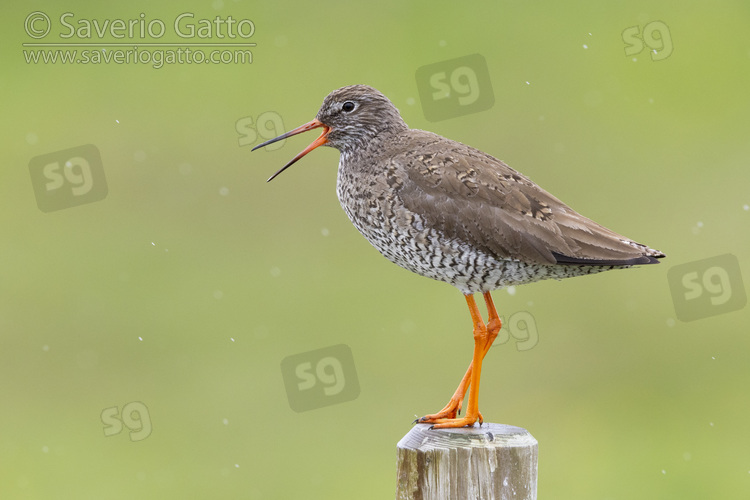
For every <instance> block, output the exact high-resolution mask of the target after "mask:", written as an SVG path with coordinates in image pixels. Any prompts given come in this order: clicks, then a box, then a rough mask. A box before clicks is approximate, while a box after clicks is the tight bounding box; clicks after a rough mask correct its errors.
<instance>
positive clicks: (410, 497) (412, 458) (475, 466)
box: [396, 423, 538, 500]
mask: <svg viewBox="0 0 750 500" xmlns="http://www.w3.org/2000/svg"><path fill="white" fill-rule="evenodd" d="M397 451H398V485H397V487H396V500H448V499H462V500H463V499H472V500H473V499H481V500H501V499H506V498H508V499H511V498H512V499H514V500H536V479H537V451H538V449H537V441H536V439H534V437H533V436H532V435H531V434H529V432H528V431H527V430H526V429H522V428H520V427H513V426H512V425H502V424H491V423H484V424H482V426H481V427H478V426H476V425H475V426H474V427H467V428H462V429H439V430H438V429H433V430H430V425H429V424H417V425H415V426H414V427H412V429H411V430H410V431H409V432H408V433H407V434H406V436H404V437H403V438H402V439H401V441H399V443H398V445H397Z"/></svg>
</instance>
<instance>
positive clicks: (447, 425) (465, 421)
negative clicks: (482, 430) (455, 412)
mask: <svg viewBox="0 0 750 500" xmlns="http://www.w3.org/2000/svg"><path fill="white" fill-rule="evenodd" d="M476 422H479V425H482V422H483V420H482V416H481V415H479V416H476V417H469V416H466V417H463V418H441V419H438V420H436V421H435V422H433V423H434V425H433V426H432V427H430V429H453V428H457V427H467V426H468V427H471V426H473V425H474V424H475V423H476Z"/></svg>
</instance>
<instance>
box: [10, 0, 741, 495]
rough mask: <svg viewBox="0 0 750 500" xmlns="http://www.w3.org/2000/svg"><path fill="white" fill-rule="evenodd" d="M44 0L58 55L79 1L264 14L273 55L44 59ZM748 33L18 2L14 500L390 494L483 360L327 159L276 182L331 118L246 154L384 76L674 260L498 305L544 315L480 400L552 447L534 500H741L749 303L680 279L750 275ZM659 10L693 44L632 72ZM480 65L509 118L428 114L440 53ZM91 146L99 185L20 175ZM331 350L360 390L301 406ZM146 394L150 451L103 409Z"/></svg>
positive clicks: (441, 7) (685, 18)
mask: <svg viewBox="0 0 750 500" xmlns="http://www.w3.org/2000/svg"><path fill="white" fill-rule="evenodd" d="M33 11H43V12H45V13H46V14H47V15H48V16H49V17H50V18H51V19H52V21H53V23H54V24H55V26H54V27H53V30H52V32H51V34H50V35H49V36H48V37H47V40H45V41H50V42H60V41H64V40H61V39H60V38H59V37H58V35H59V33H60V31H61V30H60V29H59V28H60V25H59V23H58V22H57V20H58V19H59V17H60V15H61V14H63V13H65V12H72V13H73V14H74V17H73V18H71V22H76V21H78V20H80V19H90V20H93V19H97V20H99V21H104V20H105V19H110V20H112V19H125V20H128V19H139V16H140V14H141V13H144V14H145V19H146V20H153V19H160V20H163V21H164V22H165V24H166V25H167V28H168V29H170V28H171V26H170V24H171V22H172V21H173V20H174V19H175V18H176V17H177V16H178V15H180V14H181V13H184V12H192V13H194V14H195V20H196V21H197V20H198V19H214V18H215V17H216V16H220V17H222V18H226V17H227V16H230V15H231V16H232V17H233V18H234V19H251V20H252V21H253V23H254V25H255V28H256V31H255V33H254V35H253V36H252V37H251V39H250V40H249V41H250V42H253V43H257V46H256V47H254V48H253V49H252V53H253V61H252V64H204V65H198V64H171V65H169V64H168V65H165V66H164V67H162V68H160V69H155V68H153V67H152V66H151V65H149V64H98V65H95V64H88V65H74V64H61V63H59V62H58V63H57V64H41V63H40V64H27V63H26V61H25V59H24V54H23V50H24V47H22V44H23V43H29V42H34V41H35V40H33V39H32V38H30V37H29V36H28V35H27V34H26V33H25V32H24V20H25V19H26V17H27V15H28V14H29V13H31V12H33ZM749 20H750V6H749V5H748V4H747V2H742V1H720V2H714V3H711V4H704V3H699V2H694V3H693V2H690V3H687V4H686V3H685V2H677V1H671V2H669V1H657V2H653V1H648V2H647V1H644V0H637V1H631V2H593V1H589V2H583V1H578V2H566V3H554V2H546V3H533V4H530V3H527V2H508V1H505V2H492V3H483V4H477V5H471V6H469V5H460V4H458V3H450V4H437V3H434V2H388V3H378V4H375V3H361V4H358V5H353V4H351V3H347V2H297V3H291V2H265V3H259V2H242V1H239V2H234V1H221V0H217V1H214V2H213V3H212V2H209V1H206V2H172V3H171V5H169V4H156V3H154V2H143V1H139V0H135V1H131V2H126V3H123V4H121V5H119V6H117V7H113V6H110V5H106V6H105V5H103V4H98V3H95V2H80V1H72V0H71V1H67V2H54V3H53V2H47V3H45V2H35V3H33V4H31V3H30V4H28V5H22V4H13V5H12V6H11V5H7V6H5V7H4V15H3V18H2V21H0V22H2V35H0V36H2V44H0V46H1V47H2V49H0V50H2V65H3V71H2V74H1V75H0V89H1V90H2V93H3V99H2V116H3V120H2V125H1V126H2V142H3V151H5V154H6V155H7V156H6V157H5V161H4V166H3V168H2V169H0V179H1V181H0V190H1V191H0V196H2V200H3V206H4V210H2V213H1V214H0V223H1V224H2V235H3V236H2V238H1V239H0V259H1V260H0V262H1V265H0V283H1V285H0V286H1V288H0V342H1V344H0V345H1V347H0V370H1V371H0V375H1V376H2V382H0V384H1V385H0V387H2V410H0V446H1V449H2V453H0V470H1V471H2V472H1V473H0V497H2V498H4V499H5V498H32V499H36V498H44V499H47V498H76V499H88V498H92V499H93V498H112V499H119V498H123V499H124V498H149V499H150V498H154V499H156V498H248V499H256V498H257V499H287V498H306V499H331V498H336V499H338V498H342V499H343V498H361V499H383V498H392V497H393V494H394V491H395V468H396V460H395V458H396V443H397V442H398V440H399V439H400V438H401V437H402V436H403V435H404V434H405V433H406V432H407V431H408V430H409V428H410V425H411V421H412V419H413V418H414V416H415V415H423V414H425V413H429V412H433V411H436V410H438V409H439V408H441V407H442V406H443V405H444V404H445V403H446V401H447V399H448V398H449V397H450V395H451V394H452V392H453V390H454V389H455V386H456V385H457V383H458V381H459V379H460V377H461V375H462V374H463V371H464V370H465V368H466V366H467V364H468V362H469V359H470V357H471V352H472V336H471V322H470V318H469V315H468V312H467V310H466V306H465V304H464V300H463V298H462V297H461V295H460V294H459V292H457V291H456V290H455V289H452V288H451V287H450V286H448V285H445V284H442V283H437V282H433V281H430V280H427V279H424V278H421V277H417V276H416V275H411V274H410V273H408V272H406V271H404V270H402V269H400V268H398V267H396V266H394V265H392V264H390V263H389V262H387V261H386V260H385V259H384V258H382V257H381V256H380V255H379V254H378V253H377V252H376V251H375V250H373V249H372V248H371V247H370V246H369V245H368V243H367V242H366V241H365V240H364V239H363V238H362V237H361V236H360V235H359V234H358V233H357V231H356V230H355V229H354V228H353V227H352V226H351V224H350V222H349V221H348V219H347V217H346V215H345V214H344V213H343V211H342V210H341V209H340V207H339V204H338V201H337V199H336V196H335V182H336V165H337V162H338V152H336V151H335V150H333V149H327V148H321V149H320V150H317V151H315V152H314V153H312V154H310V155H309V156H308V157H306V158H305V159H304V160H303V161H302V162H300V163H299V164H297V165H295V166H294V167H293V168H292V169H290V170H289V171H287V172H285V173H284V174H283V175H282V176H281V177H279V178H278V179H276V180H275V181H274V182H272V183H270V184H266V182H265V180H266V178H267V177H268V176H269V175H271V174H272V173H273V172H275V171H276V170H277V169H278V168H279V167H281V166H282V165H283V164H284V163H285V162H286V161H287V160H289V159H290V158H291V157H292V156H293V155H294V154H296V153H297V152H298V151H300V150H301V149H302V148H303V147H304V146H306V145H307V144H308V143H309V142H310V141H312V140H313V139H314V138H315V137H317V134H316V133H315V132H311V133H309V134H306V135H305V136H304V137H299V138H293V139H290V140H287V141H286V143H285V144H284V145H283V147H281V148H279V149H276V150H272V151H256V152H254V153H252V154H251V152H250V149H251V147H252V144H257V143H258V142H260V138H257V140H255V139H256V138H253V137H250V138H248V136H243V135H242V134H241V133H238V130H237V128H238V126H237V124H238V121H240V122H241V123H242V124H245V125H247V124H248V123H250V122H249V121H248V119H249V120H252V123H256V122H257V120H258V117H259V116H260V115H261V114H263V113H268V112H270V114H267V115H265V116H266V117H269V116H271V117H277V118H279V119H281V120H282V121H283V129H284V130H289V129H291V128H292V127H295V126H297V125H300V124H302V123H304V122H307V121H308V120H310V119H312V118H313V117H314V115H315V113H316V112H317V109H318V106H319V105H320V103H321V102H322V100H323V98H324V97H325V96H326V95H327V94H328V92H330V91H331V90H333V89H335V88H338V87H341V86H343V85H348V84H353V83H367V84H370V85H372V86H374V87H376V88H378V89H379V90H381V91H382V92H384V93H385V94H386V95H387V96H389V97H390V98H391V100H392V101H393V102H394V103H395V104H396V106H397V107H398V108H399V109H400V110H401V113H402V115H403V117H404V119H405V120H406V122H407V123H408V124H409V125H410V126H411V127H414V128H424V129H428V130H432V131H434V132H437V133H439V134H441V135H444V136H447V137H450V138H452V139H456V140H459V141H462V142H465V143H468V144H470V145H472V146H475V147H478V148H480V149H482V150H484V151H486V152H488V153H490V154H492V155H494V156H497V157H499V158H501V159H503V160H505V161H507V162H508V163H509V164H510V165H511V166H512V167H514V168H516V169H518V170H520V171H521V172H523V173H524V174H526V175H528V176H529V177H531V178H532V179H533V180H534V181H536V182H537V183H539V184H540V185H541V186H543V187H545V188H546V189H548V190H549V191H551V192H552V193H554V194H555V195H556V196H558V197H559V198H561V199H562V200H563V201H565V202H567V203H569V204H570V205H571V206H573V207H574V208H575V209H576V210H578V211H580V212H582V213H583V214H585V215H587V216H589V217H591V218H593V219H595V220H596V221H598V222H600V223H602V224H604V225H606V226H608V227H610V228H612V229H614V230H615V231H617V232H620V233H622V234H625V235H627V236H629V237H631V238H633V239H635V240H637V241H641V242H644V243H647V244H648V245H650V246H653V247H655V248H658V249H660V250H662V251H664V252H665V253H666V254H667V255H668V258H667V259H666V260H664V261H663V262H662V264H661V265H659V266H650V267H647V268H641V269H637V270H628V271H619V272H612V273H606V274H603V275H598V276H591V277H583V278H576V279H574V280H567V281H564V282H542V283H538V284H533V285H528V286H522V287H519V288H518V289H516V290H515V293H513V294H510V293H508V292H507V291H498V292H495V293H494V297H495V302H496V304H497V306H498V309H499V311H500V313H501V314H502V315H503V316H505V317H506V318H507V317H509V316H510V315H512V314H514V313H515V312H518V311H526V312H528V313H529V314H530V315H531V316H532V317H533V322H534V326H535V327H536V330H537V333H538V344H537V345H536V346H534V348H533V349H528V350H519V349H518V346H517V345H516V340H515V339H511V340H510V341H509V342H507V343H505V344H504V345H498V346H496V348H494V349H493V350H492V351H491V352H490V353H489V355H488V357H487V360H486V362H485V367H484V370H483V377H482V381H483V383H482V390H481V395H480V396H481V397H480V408H481V410H482V412H483V414H484V416H485V417H486V418H487V419H488V420H490V421H493V422H501V423H507V424H513V425H518V426H521V427H525V428H527V429H528V430H529V431H530V432H531V433H532V434H533V435H534V436H535V437H536V438H537V439H538V441H539V497H540V498H545V499H549V498H554V499H572V498H576V499H580V498H586V499H589V498H590V499H625V498H644V499H646V498H654V499H657V498H658V499H662V498H700V499H703V498H722V499H728V498H747V495H748V494H749V493H750V452H749V450H750V427H748V425H747V424H748V410H750V401H748V387H750V371H749V367H750V364H749V361H750V337H749V336H748V318H749V315H750V309H748V308H747V307H745V308H742V309H740V310H737V311H734V312H731V313H726V314H720V315H714V316H708V317H705V318H703V319H699V320H696V321H691V322H682V321H680V320H679V319H678V318H677V317H676V315H675V309H674V306H673V300H672V295H671V293H670V287H669V283H668V280H667V271H668V270H669V269H670V267H672V266H675V265H679V264H686V263H690V262H693V261H696V260H700V259H704V258H710V257H714V256H718V255H722V254H726V253H731V254H734V255H735V256H736V257H737V258H738V260H739V263H740V266H741V269H742V270H743V272H744V278H745V280H750V252H748V248H750V231H749V229H750V210H749V209H748V204H750V189H749V188H750V168H749V167H750V165H749V164H748V159H749V158H750V141H748V125H750V119H749V118H748V109H750V94H749V93H748V91H747V89H748V81H749V79H750V78H749V77H750V34H749V32H748V30H747V25H748V21H749ZM652 21H662V22H663V23H664V24H665V25H666V26H668V29H669V31H668V33H661V35H662V37H664V36H666V37H668V38H669V39H670V40H671V42H672V45H673V52H672V54H671V55H670V56H669V57H667V58H665V59H663V60H652V59H651V57H649V53H648V49H644V51H643V52H642V53H640V54H637V55H633V56H626V55H625V49H626V47H627V44H626V43H625V41H624V40H623V34H622V33H623V31H624V30H627V29H628V28H631V27H635V26H637V27H639V29H640V30H642V29H643V28H644V27H645V26H646V25H648V24H649V23H651V22H652ZM68 41H71V40H68ZM74 41H80V42H98V41H103V42H114V41H119V40H115V39H113V38H111V37H109V36H107V37H105V38H103V39H101V40H99V39H98V38H97V37H96V35H94V36H93V37H92V39H90V40H74ZM138 41H141V42H142V41H143V40H137V41H136V42H134V44H137V43H138ZM145 41H146V42H148V41H152V42H153V41H156V42H181V41H184V40H180V39H179V38H176V37H174V36H171V34H170V33H168V34H167V35H165V36H164V37H163V38H161V39H159V40H145ZM194 41H199V42H211V43H218V42H226V41H227V40H226V39H224V40H220V39H218V38H217V37H216V36H215V35H213V36H212V37H211V38H209V39H207V40H194ZM229 41H233V40H229ZM126 42H127V40H126ZM584 45H585V47H584ZM126 48H129V46H128V47H126ZM26 50H31V49H28V48H27V49H26ZM141 50H145V49H141ZM475 53H479V54H481V55H482V56H484V58H485V59H486V61H487V65H488V68H489V73H490V77H491V81H492V88H493V91H494V95H495V104H494V106H492V108H491V109H489V110H487V111H483V112H480V113H475V114H469V115H465V116H460V117H456V118H452V119H447V120H444V121H440V122H435V123H431V122H428V121H427V120H426V119H425V118H424V112H423V109H422V106H421V103H420V99H419V95H418V93H417V83H416V81H415V72H416V70H417V68H419V67H421V66H424V65H427V64H432V63H436V62H440V61H443V60H448V59H452V58H456V57H461V56H465V55H469V54H475ZM527 82H528V83H527ZM243 120H244V121H243ZM263 124H264V126H266V127H267V128H270V129H271V130H261V131H260V134H261V135H262V134H265V135H266V136H267V137H270V136H273V135H277V134H278V133H281V132H283V131H284V130H274V129H273V126H272V125H273V123H272V122H264V123H263ZM243 130H245V131H246V133H251V132H247V128H245V129H243ZM251 131H252V129H251ZM241 142H245V143H246V144H245V145H240V143H241ZM84 144H93V145H95V146H96V147H97V148H98V149H99V151H100V152H101V156H102V163H103V167H104V171H105V173H106V181H107V185H108V195H107V196H106V198H105V199H104V200H102V201H98V202H94V203H90V204H85V205H81V206H77V207H72V208H66V209H62V210H58V211H53V212H48V213H44V212H42V211H41V210H40V209H39V208H38V207H37V204H36V200H35V197H34V190H33V188H32V184H31V180H30V175H29V169H28V164H29V161H30V160H31V159H32V158H34V157H37V156H39V155H43V154H47V153H52V152H56V151H60V150H64V149H68V148H74V147H77V146H81V145H84ZM336 344H346V345H348V346H349V347H350V348H351V351H352V353H353V357H354V362H355V367H356V372H357V374H358V377H359V384H360V388H361V391H360V394H359V396H358V397H357V398H356V399H354V400H352V401H349V402H345V403H341V404H337V405H333V406H328V407H324V408H320V409H316V410H311V411H307V412H303V413H296V412H294V411H292V409H291V408H290V406H289V402H288V399H287V394H286V390H285V387H284V383H283V379H282V373H281V368H280V364H281V361H282V360H283V359H284V358H286V357H287V356H291V355H296V354H300V353H305V352H307V351H312V350H315V349H320V348H325V347H327V346H332V345H336ZM131 402H141V403H142V404H143V405H144V406H145V408H147V412H141V418H142V419H143V421H146V422H150V425H151V433H150V435H148V436H147V437H146V438H145V439H140V440H138V439H136V440H135V441H133V440H131V437H133V436H131V435H130V430H129V429H128V428H127V426H125V427H124V428H123V429H122V431H121V432H119V433H116V432H115V431H112V427H111V426H108V424H107V422H109V421H104V420H103V418H102V412H103V411H105V410H107V409H112V408H115V409H114V412H119V411H122V409H123V407H124V406H125V405H127V404H128V403H131ZM131 424H132V425H135V424H137V422H135V423H133V422H131ZM108 429H109V430H108ZM115 430H116V429H115ZM105 432H115V435H111V436H105ZM136 436H137V434H136Z"/></svg>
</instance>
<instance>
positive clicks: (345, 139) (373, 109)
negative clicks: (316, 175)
mask: <svg viewBox="0 0 750 500" xmlns="http://www.w3.org/2000/svg"><path fill="white" fill-rule="evenodd" d="M314 128H323V133H322V134H320V136H319V137H318V138H317V139H315V140H314V141H313V142H312V143H311V144H310V145H309V146H307V147H306V148H305V149H304V150H302V151H301V152H300V153H299V154H298V155H297V156H295V157H294V158H292V160H291V161H290V162H289V163H287V164H286V165H284V166H283V167H282V168H281V169H280V170H279V171H278V172H276V173H275V174H273V175H272V176H271V177H270V178H269V179H268V180H269V181H271V180H272V179H273V178H274V177H276V176H277V175H279V174H280V173H281V172H283V171H284V170H286V169H287V168H288V167H290V166H291V165H292V164H294V163H295V162H296V161H297V160H299V159H300V158H302V157H303V156H305V155H306V154H307V153H309V152H310V151H312V150H313V149H315V148H317V147H318V146H330V147H333V148H336V149H338V150H339V151H341V152H342V153H344V154H346V153H348V152H350V151H354V150H355V149H357V148H363V147H365V146H366V145H367V144H368V142H370V141H371V140H372V139H373V138H375V137H378V136H382V135H384V134H391V133H398V132H401V131H403V130H406V129H407V128H408V127H407V126H406V123H404V120H403V119H402V118H401V115H400V114H399V112H398V109H396V106H394V105H393V103H392V102H391V101H390V100H388V98H387V97H386V96H384V95H383V94H381V93H380V92H379V91H377V90H375V89H374V88H372V87H369V86H367V85H350V86H348V87H342V88H340V89H338V90H334V91H333V92H331V93H330V94H328V96H327V97H326V98H325V100H324V101H323V104H322V105H321V106H320V110H318V114H317V115H316V116H315V119H314V120H312V121H310V122H308V123H305V124H304V125H301V126H299V127H297V128H295V129H294V130H290V131H289V132H287V133H285V134H282V135H280V136H278V137H276V138H274V139H271V140H269V141H266V142H264V143H262V144H258V145H257V146H255V147H254V148H253V151H255V150H256V149H258V148H262V147H263V146H267V145H269V144H272V143H274V142H276V141H280V140H282V139H286V138H287V137H291V136H293V135H297V134H300V133H302V132H306V131H308V130H312V129H314Z"/></svg>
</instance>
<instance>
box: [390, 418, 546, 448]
mask: <svg viewBox="0 0 750 500" xmlns="http://www.w3.org/2000/svg"><path fill="white" fill-rule="evenodd" d="M430 427H431V425H430V424H416V425H414V427H412V429H411V430H410V431H409V432H408V433H407V434H406V435H405V436H404V437H403V438H402V439H401V441H399V442H398V445H397V446H398V448H403V449H412V450H420V451H427V450H432V449H436V448H476V447H482V448H516V447H521V448H526V447H529V446H536V445H537V441H536V439H534V436H532V435H531V434H530V433H529V431H527V430H526V429H523V428H521V427H515V426H513V425H506V424H493V423H490V422H485V423H483V424H482V425H481V426H477V425H474V426H472V427H462V428H458V429H430Z"/></svg>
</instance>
